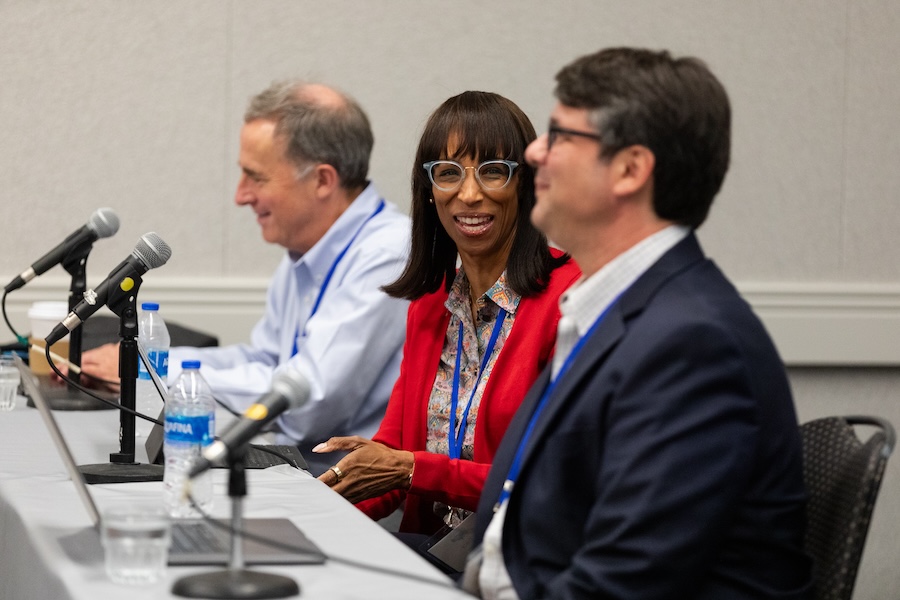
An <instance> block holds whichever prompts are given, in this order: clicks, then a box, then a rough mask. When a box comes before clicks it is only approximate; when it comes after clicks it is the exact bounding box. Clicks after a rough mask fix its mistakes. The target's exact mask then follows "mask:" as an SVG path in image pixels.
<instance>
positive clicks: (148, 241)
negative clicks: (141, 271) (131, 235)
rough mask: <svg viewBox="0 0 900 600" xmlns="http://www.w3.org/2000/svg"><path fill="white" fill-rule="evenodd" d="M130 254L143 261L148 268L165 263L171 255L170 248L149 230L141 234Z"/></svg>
mask: <svg viewBox="0 0 900 600" xmlns="http://www.w3.org/2000/svg"><path fill="white" fill-rule="evenodd" d="M131 255H132V256H134V257H135V258H137V259H138V260H140V261H141V262H142V263H144V266H146V267H147V268H148V269H155V268H156V267H161V266H163V265H164V264H166V261H168V260H169V257H171V256H172V249H171V248H169V245H168V244H167V243H165V242H164V241H163V240H162V238H161V237H159V236H158V235H156V234H155V233H153V232H152V231H151V232H150V233H145V234H144V235H142V236H141V239H139V240H138V243H137V245H136V246H135V247H134V250H133V251H132V253H131Z"/></svg>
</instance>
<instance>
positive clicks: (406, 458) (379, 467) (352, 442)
mask: <svg viewBox="0 0 900 600" xmlns="http://www.w3.org/2000/svg"><path fill="white" fill-rule="evenodd" d="M336 450H344V451H349V452H350V453H349V454H347V455H346V456H345V457H344V458H342V459H341V461H340V462H339V463H337V464H336V465H335V466H333V467H331V468H330V469H329V470H327V471H325V472H324V473H322V474H321V475H319V481H322V482H324V483H325V484H326V485H328V486H330V487H331V488H333V489H334V491H336V492H337V493H339V494H340V495H342V496H343V497H344V498H346V499H347V500H349V501H350V502H353V503H356V502H360V501H362V500H366V499H368V498H374V497H376V496H381V495H382V494H386V493H387V492H390V491H391V490H395V489H406V488H408V487H409V481H410V474H411V473H412V470H413V464H414V462H415V458H414V456H413V453H412V452H407V451H405V450H394V449H392V448H388V447H387V446H385V445H384V444H379V443H378V442H373V441H371V440H367V439H365V438H361V437H359V436H352V437H333V438H331V439H330V440H328V441H327V442H323V443H321V444H319V445H318V446H316V447H315V448H313V452H316V453H327V452H334V451H336Z"/></svg>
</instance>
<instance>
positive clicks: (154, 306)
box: [141, 302, 159, 310]
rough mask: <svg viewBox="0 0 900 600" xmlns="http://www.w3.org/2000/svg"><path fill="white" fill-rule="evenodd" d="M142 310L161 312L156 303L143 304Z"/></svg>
mask: <svg viewBox="0 0 900 600" xmlns="http://www.w3.org/2000/svg"><path fill="white" fill-rule="evenodd" d="M141 310H159V304H158V303H156V302H144V303H143V304H141Z"/></svg>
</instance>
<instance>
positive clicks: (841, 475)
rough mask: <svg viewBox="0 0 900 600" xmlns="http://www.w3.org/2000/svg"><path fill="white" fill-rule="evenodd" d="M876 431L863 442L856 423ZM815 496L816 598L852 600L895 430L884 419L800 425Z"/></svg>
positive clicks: (810, 533) (811, 533) (811, 519)
mask: <svg viewBox="0 0 900 600" xmlns="http://www.w3.org/2000/svg"><path fill="white" fill-rule="evenodd" d="M858 425H865V426H872V427H874V428H875V431H874V432H873V433H872V434H871V436H870V437H869V438H868V440H867V441H866V442H865V443H863V442H862V441H860V439H859V437H858V436H857V430H856V428H855V426H858ZM800 434H801V436H802V438H803V471H804V480H805V482H806V489H807V493H808V494H809V505H808V508H807V520H808V523H807V531H806V550H807V552H808V553H809V554H810V556H811V557H812V559H813V577H814V581H815V588H816V590H815V595H814V598H815V599H816V600H850V597H851V595H852V593H853V586H854V584H855V583H856V573H857V570H858V568H859V563H860V559H861V558H862V552H863V547H864V546H865V542H866V535H867V533H868V531H869V522H870V520H871V517H872V510H873V509H874V508H875V499H876V497H877V496H878V489H879V487H880V486H881V478H882V476H883V475H884V468H885V466H886V465H887V460H888V457H889V456H890V454H891V451H892V450H893V449H894V440H895V434H894V428H893V426H892V425H891V424H890V423H889V422H888V421H886V420H884V419H881V418H878V417H868V416H848V417H826V418H823V419H816V420H814V421H809V422H808V423H804V424H803V425H801V426H800Z"/></svg>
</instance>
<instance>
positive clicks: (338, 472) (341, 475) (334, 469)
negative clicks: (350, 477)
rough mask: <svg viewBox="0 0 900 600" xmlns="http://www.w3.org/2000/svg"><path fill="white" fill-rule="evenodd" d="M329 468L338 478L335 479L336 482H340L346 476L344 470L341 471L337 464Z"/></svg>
mask: <svg viewBox="0 0 900 600" xmlns="http://www.w3.org/2000/svg"><path fill="white" fill-rule="evenodd" d="M328 470H329V471H331V472H332V473H334V476H335V477H336V478H337V481H335V483H340V481H341V479H343V478H344V472H343V471H341V470H340V469H339V468H338V466H337V465H334V466H333V467H330V468H329V469H328Z"/></svg>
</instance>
